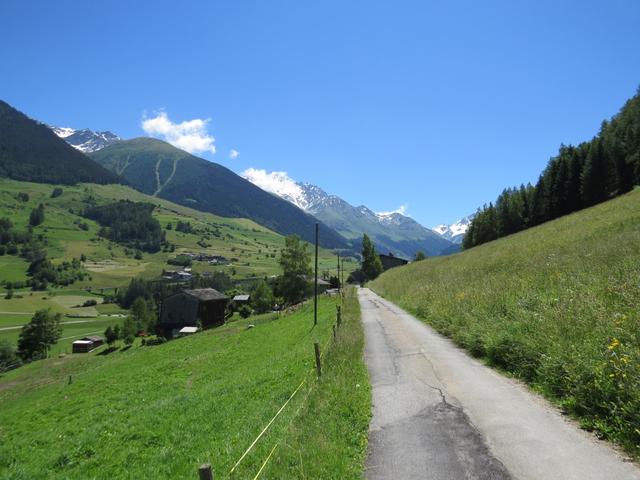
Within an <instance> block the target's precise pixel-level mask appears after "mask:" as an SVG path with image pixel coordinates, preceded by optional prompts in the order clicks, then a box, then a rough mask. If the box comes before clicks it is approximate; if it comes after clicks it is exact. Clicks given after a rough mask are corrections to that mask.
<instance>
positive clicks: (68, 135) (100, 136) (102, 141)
mask: <svg viewBox="0 0 640 480" xmlns="http://www.w3.org/2000/svg"><path fill="white" fill-rule="evenodd" d="M48 127H49V128H50V129H51V130H53V133H55V134H56V135H58V137H60V138H62V139H64V140H65V141H66V142H67V143H68V144H69V145H71V146H72V147H74V148H76V149H78V150H80V151H81V152H82V153H93V152H97V151H98V150H100V149H102V148H104V147H108V146H109V145H111V144H112V143H115V142H118V141H120V140H122V139H121V138H120V137H119V136H117V135H116V134H115V133H111V132H108V131H106V132H94V131H92V130H89V129H88V128H83V129H82V130H76V129H73V128H69V127H54V126H52V125H48Z"/></svg>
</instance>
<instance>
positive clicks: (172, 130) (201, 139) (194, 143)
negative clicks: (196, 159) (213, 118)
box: [142, 111, 216, 153]
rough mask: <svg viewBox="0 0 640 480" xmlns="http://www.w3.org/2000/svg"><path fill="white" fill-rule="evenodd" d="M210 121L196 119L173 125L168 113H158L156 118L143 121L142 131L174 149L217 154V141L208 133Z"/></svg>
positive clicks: (144, 118) (145, 118) (145, 117)
mask: <svg viewBox="0 0 640 480" xmlns="http://www.w3.org/2000/svg"><path fill="white" fill-rule="evenodd" d="M209 122H210V119H208V118H207V119H200V118H194V119H193V120H185V121H184V122H181V123H173V122H172V121H171V120H170V119H169V117H168V116H167V112H165V111H159V112H156V114H155V117H151V118H147V116H146V115H144V117H143V119H142V129H143V130H144V131H145V132H146V133H147V134H149V135H151V136H153V137H157V138H161V139H163V140H165V141H167V142H169V143H170V144H171V145H173V146H174V147H178V148H181V149H182V150H185V151H187V152H189V153H202V152H211V153H216V146H215V144H214V143H215V141H216V139H215V138H213V136H212V135H210V134H209V132H208V131H207V125H208V123H209Z"/></svg>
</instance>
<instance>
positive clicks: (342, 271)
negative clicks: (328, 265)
mask: <svg viewBox="0 0 640 480" xmlns="http://www.w3.org/2000/svg"><path fill="white" fill-rule="evenodd" d="M340 272H341V273H342V280H341V281H340V286H344V257H342V268H341V269H340ZM340 293H341V294H344V290H343V289H342V288H341V289H340Z"/></svg>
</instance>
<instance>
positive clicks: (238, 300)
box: [233, 295, 251, 305]
mask: <svg viewBox="0 0 640 480" xmlns="http://www.w3.org/2000/svg"><path fill="white" fill-rule="evenodd" d="M250 298H251V296H250V295H236V296H235V297H233V303H235V304H236V305H246V304H247V303H249V299H250Z"/></svg>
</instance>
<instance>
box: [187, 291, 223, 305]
mask: <svg viewBox="0 0 640 480" xmlns="http://www.w3.org/2000/svg"><path fill="white" fill-rule="evenodd" d="M183 292H184V293H186V294H187V295H191V296H192V297H196V298H197V299H198V300H203V301H205V302H207V301H210V300H229V297H227V296H226V295H224V294H222V293H220V292H219V291H217V290H214V289H213V288H198V289H196V290H183Z"/></svg>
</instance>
